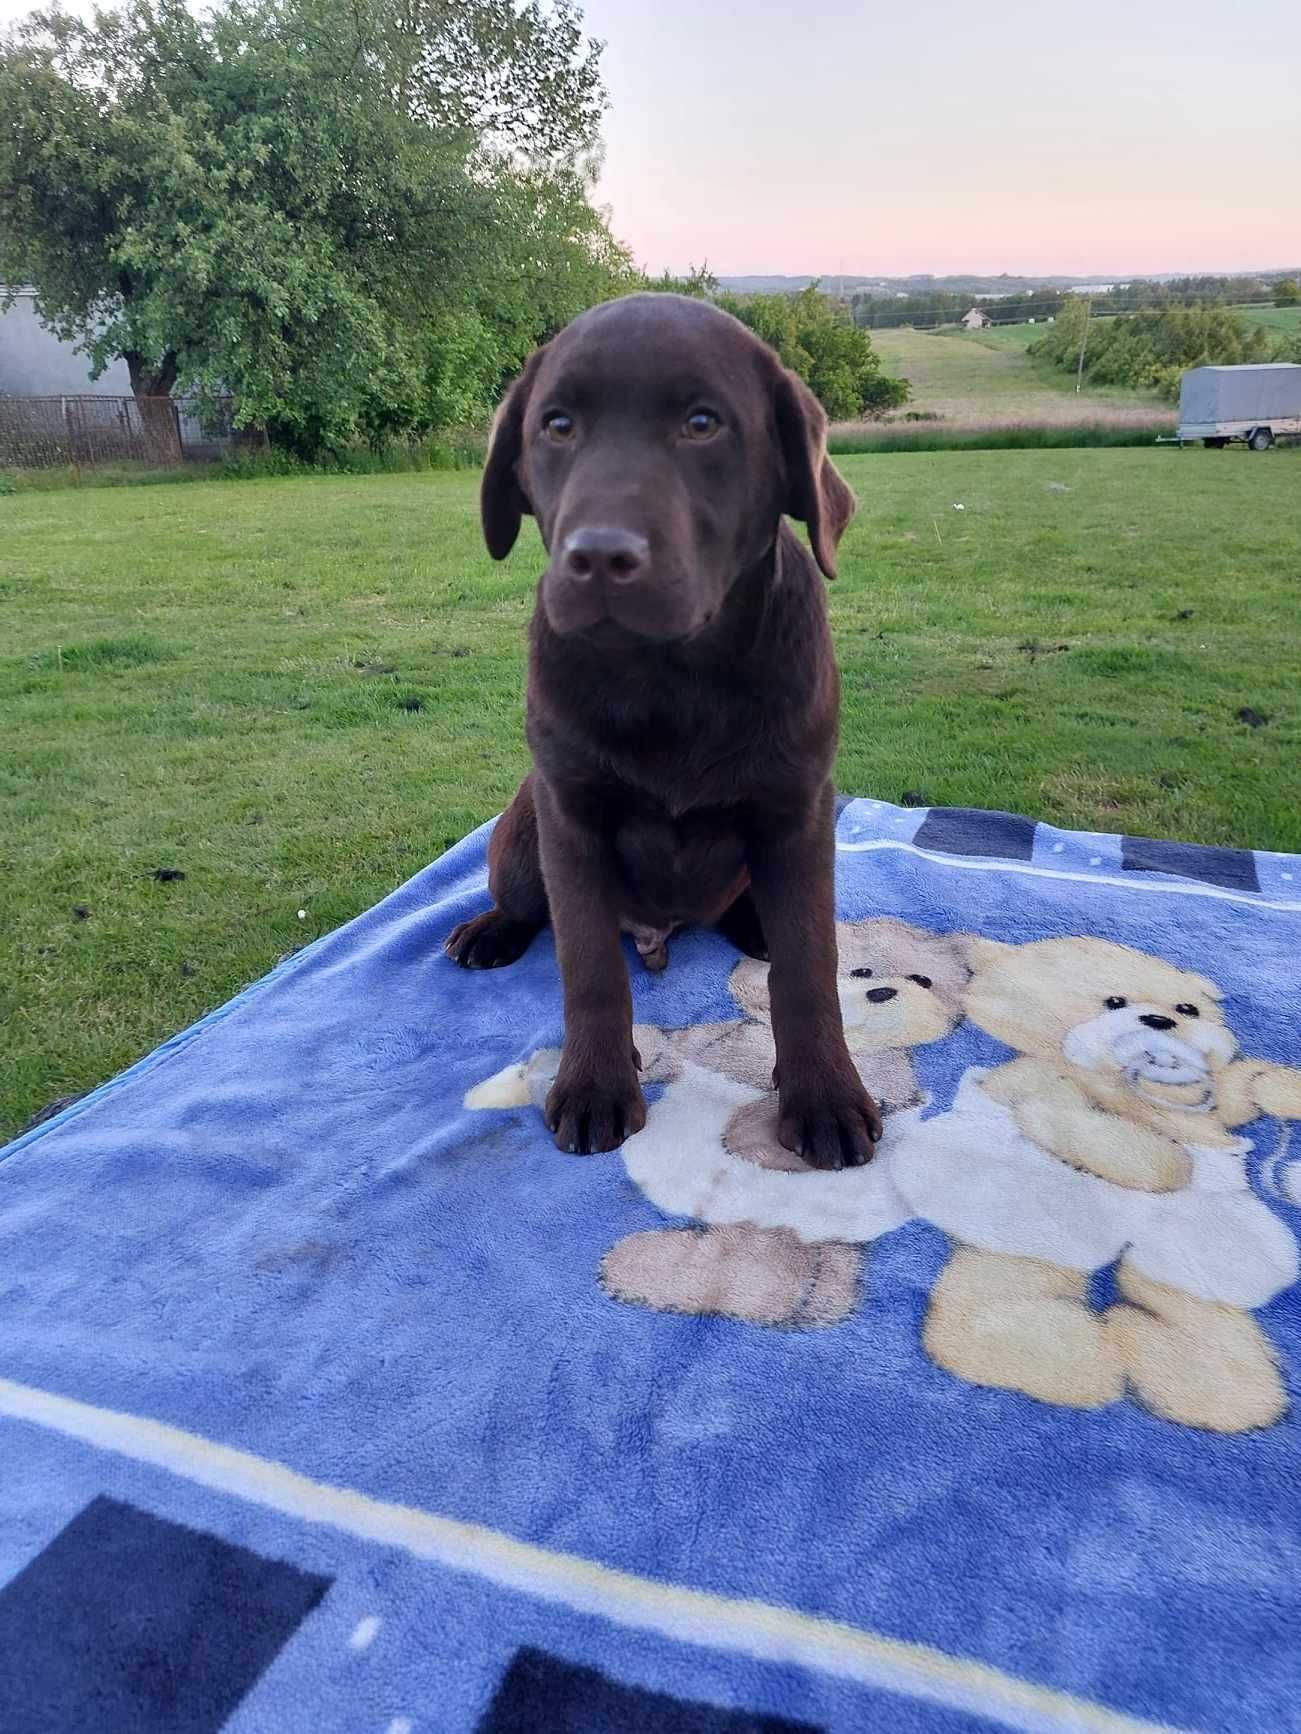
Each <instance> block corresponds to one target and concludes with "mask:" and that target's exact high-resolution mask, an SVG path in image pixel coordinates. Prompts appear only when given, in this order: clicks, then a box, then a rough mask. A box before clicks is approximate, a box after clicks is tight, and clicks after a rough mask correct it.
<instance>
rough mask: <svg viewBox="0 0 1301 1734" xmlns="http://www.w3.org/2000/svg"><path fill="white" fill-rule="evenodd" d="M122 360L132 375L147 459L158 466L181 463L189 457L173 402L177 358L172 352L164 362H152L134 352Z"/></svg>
mask: <svg viewBox="0 0 1301 1734" xmlns="http://www.w3.org/2000/svg"><path fill="white" fill-rule="evenodd" d="M122 359H123V360H124V361H125V362H126V365H127V372H128V373H129V374H130V376H131V390H132V393H133V395H134V397H135V400H136V409H137V410H138V411H139V414H140V426H141V429H142V431H143V434H144V442H145V451H146V455H147V457H148V458H149V460H150V462H151V463H155V464H179V463H180V461H181V459H182V458H183V457H184V455H185V454H184V452H183V451H182V450H181V429H180V423H179V421H178V420H177V415H176V405H175V404H174V403H173V402H172V399H171V390H172V387H173V386H174V385H175V384H176V373H177V360H176V356H175V355H174V354H173V353H172V351H171V350H168V351H167V353H166V354H165V355H164V356H163V357H162V359H161V360H159V361H152V362H151V361H149V360H147V359H146V358H145V357H144V356H143V355H141V354H140V353H139V351H138V350H131V351H128V353H127V354H126V355H124V356H123V358H122Z"/></svg>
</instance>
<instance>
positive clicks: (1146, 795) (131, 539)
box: [0, 449, 1301, 1132]
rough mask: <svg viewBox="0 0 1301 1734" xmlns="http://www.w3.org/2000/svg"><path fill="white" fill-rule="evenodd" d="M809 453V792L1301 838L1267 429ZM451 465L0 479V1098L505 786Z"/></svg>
mask: <svg viewBox="0 0 1301 1734" xmlns="http://www.w3.org/2000/svg"><path fill="white" fill-rule="evenodd" d="M842 468H843V470H844V472H845V474H846V475H847V476H848V477H849V479H850V480H851V482H852V483H853V485H854V487H855V488H856V490H857V492H858V495H859V498H860V501H861V509H860V512H859V515H858V518H857V519H856V521H855V523H854V525H853V527H852V529H851V532H850V534H849V536H848V538H847V541H846V544H845V547H844V550H843V561H842V575H841V578H840V580H839V581H838V582H837V583H836V585H834V586H833V588H832V591H831V598H832V611H833V615H834V621H835V629H836V637H837V642H838V645H839V651H840V657H841V661H842V665H843V668H844V742H843V749H842V753H841V759H840V766H839V778H840V783H841V786H842V787H843V788H845V789H847V790H854V791H863V792H867V793H871V794H874V795H877V796H881V797H884V798H886V799H890V800H899V799H900V798H902V797H907V798H908V799H910V800H914V801H918V800H927V801H933V802H943V803H959V804H974V805H986V806H996V807H1003V808H1014V809H1019V810H1021V811H1024V812H1029V813H1033V814H1037V815H1041V816H1044V817H1047V818H1050V819H1053V820H1056V821H1058V822H1060V823H1064V824H1068V825H1083V826H1088V827H1095V828H1099V829H1103V830H1129V831H1132V832H1140V833H1146V834H1152V833H1159V834H1166V835H1173V836H1177V837H1183V838H1191V839H1194V840H1198V841H1202V842H1208V843H1230V844H1255V845H1258V846H1263V847H1267V848H1277V849H1301V716H1299V714H1298V707H1299V699H1298V689H1299V686H1301V678H1299V677H1301V651H1299V650H1298V617H1299V613H1301V603H1299V600H1298V588H1297V585H1298V573H1301V512H1299V511H1298V510H1297V501H1298V498H1301V452H1284V451H1276V452H1271V453H1269V454H1267V455H1264V456H1253V455H1250V454H1247V453H1245V452H1238V451H1228V452H1220V453H1211V452H1204V451H1202V450H1200V449H1198V450H1188V451H1183V452H1179V451H1174V450H1151V451H1089V450H1082V451H1027V452H1015V453H1010V452H965V453H934V454H911V455H896V454H892V455H888V456H875V457H860V458H849V459H845V460H842ZM475 489H476V477H475V476H474V475H473V474H469V473H460V474H443V475H402V476H377V477H365V478H362V477H356V478H342V479H339V480H329V479H304V480H287V481H266V482H251V483H238V484H237V483H229V482H227V483H220V482H217V483H202V484H193V485H187V486H175V487H137V488H129V489H120V490H112V491H110V490H86V491H81V492H77V491H64V492H58V493H44V494H37V493H23V494H18V495H16V496H14V497H11V498H3V499H0V609H2V610H3V619H4V623H5V631H4V641H3V652H2V653H0V730H2V733H3V742H4V750H3V753H2V754H0V778H2V779H3V783H2V786H3V791H4V796H3V798H4V812H3V841H2V842H0V862H2V869H3V870H2V871H0V995H3V1001H4V1004H3V1008H2V1017H3V1029H4V1055H3V1060H4V1063H3V1068H2V1077H0V1092H2V1093H0V1129H3V1130H4V1131H5V1132H12V1131H13V1130H15V1129H16V1128H17V1127H18V1126H19V1125H21V1124H22V1123H23V1121H24V1120H25V1119H26V1118H27V1117H28V1116H29V1115H30V1114H32V1113H33V1112H34V1111H35V1110H37V1109H39V1108H41V1107H42V1106H43V1105H45V1104H46V1103H48V1102H49V1101H50V1100H51V1099H53V1098H57V1097H60V1096H64V1095H67V1094H70V1093H74V1092H79V1091H81V1090H84V1089H86V1088H88V1087H89V1086H91V1085H93V1084H95V1083H98V1082H99V1081H101V1080H102V1079H104V1078H105V1077H107V1076H109V1075H110V1074H111V1073H112V1072H114V1071H115V1070H117V1069H118V1068H120V1067H121V1066H123V1065H125V1064H126V1063H127V1062H128V1061H130V1060H132V1059H134V1058H135V1057H136V1056H137V1055H139V1054H140V1053H142V1052H144V1051H145V1050H146V1049H148V1048H149V1047H150V1046H151V1045H152V1044H154V1043H155V1042H157V1041H158V1040H159V1039H161V1038H162V1037H164V1036H166V1035H168V1034H170V1033H171V1032H172V1031H174V1030H176V1029H177V1028H179V1027H181V1026H182V1025H184V1024H185V1023H187V1022H188V1021H190V1020H191V1019H193V1018H195V1017H197V1016H198V1015H199V1014H200V1013H202V1012H204V1011H206V1010H208V1009H209V1008H211V1007H212V1006H214V1005H217V1004H218V1003H220V1002H221V1001H222V1000H224V999H225V998H226V997H227V996H228V995H230V994H231V993H233V992H234V991H235V990H236V989H237V988H239V987H240V986H241V985H242V984H243V983H245V982H247V981H249V980H250V979H252V978H254V977H256V976H257V975H259V974H260V973H262V972H263V971H264V970H266V969H268V968H269V967H270V966H271V965H272V964H274V963H275V962H276V960H277V958H279V957H281V956H283V955H285V954H286V953H288V952H290V951H292V950H293V949H294V948H295V947H297V946H299V945H301V944H302V943H303V942H304V941H306V940H308V939H311V938H312V937H314V936H315V935H317V934H320V933H322V932H324V931H326V930H327V929H329V928H331V927H333V926H334V925H336V924H337V923H339V922H341V921H344V920H346V919H348V917H350V916H352V915H354V914H356V913H357V912H358V911H359V910H361V909H363V908H364V907H365V906H366V905H368V904H370V903H372V902H373V901H374V900H375V899H376V898H378V897H380V896H382V895H383V894H384V893H385V892H386V891H388V890H390V889H391V888H392V887H393V886H394V885H396V884H397V883H399V882H400V881H401V880H402V879H404V878H405V877H406V876H407V875H409V874H410V873H412V872H414V871H415V870H416V869H417V868H419V867H420V866H422V865H423V864H424V863H425V862H427V861H428V860H430V859H431V858H432V857H433V856H435V855H437V854H438V853H439V852H440V851H441V850H442V849H443V848H445V847H446V846H447V845H448V844H449V843H451V842H452V841H453V840H454V839H455V838H457V837H458V836H460V835H461V834H462V833H463V832H465V831H466V830H467V829H469V828H470V827H471V826H473V825H475V824H477V823H479V822H480V821H481V820H483V819H485V818H487V817H488V816H489V815H491V814H492V813H494V812H495V811H497V810H499V809H500V808H501V806H502V805H503V803H504V802H505V801H506V800H507V799H508V798H509V796H510V794H511V792H512V790H513V788H514V786H515V783H516V780H517V778H518V777H519V774H520V772H521V771H522V770H523V768H524V763H525V756H524V749H523V744H522V735H521V714H520V707H521V689H522V676H523V642H524V629H525V622H526V619H527V616H528V612H529V608H530V600H531V591H532V586H533V581H534V577H535V574H536V572H537V570H538V568H539V547H538V544H537V541H536V539H535V537H534V535H533V534H532V531H531V529H530V531H529V534H528V535H527V536H526V538H525V539H524V540H523V542H522V543H521V546H520V548H519V549H517V551H516V553H515V554H514V556H513V557H512V558H511V560H510V561H509V562H508V563H507V564H506V565H505V566H500V567H499V566H494V565H493V564H492V563H491V562H490V561H489V559H488V557H487V555H486V554H485V553H484V552H483V551H482V549H481V547H480V544H479V538H478V530H477V523H476V502H475ZM955 504H961V505H962V506H963V507H964V510H963V511H961V512H958V511H955V510H954V506H955ZM1244 709H1246V710H1250V711H1251V712H1253V713H1255V716H1256V717H1257V718H1258V719H1259V718H1263V719H1267V720H1264V721H1263V722H1260V724H1259V726H1255V727H1253V726H1250V724H1249V723H1248V722H1244V721H1242V720H1240V719H1239V717H1238V713H1239V712H1240V711H1243V710H1244ZM160 869H161V870H164V871H166V870H177V871H179V872H180V873H182V874H183V875H184V877H183V878H170V879H166V880H161V879H159V878H157V877H155V874H156V873H157V872H158V870H160ZM300 910H302V911H304V912H305V916H304V918H303V919H300V918H299V914H298V912H299V911H300Z"/></svg>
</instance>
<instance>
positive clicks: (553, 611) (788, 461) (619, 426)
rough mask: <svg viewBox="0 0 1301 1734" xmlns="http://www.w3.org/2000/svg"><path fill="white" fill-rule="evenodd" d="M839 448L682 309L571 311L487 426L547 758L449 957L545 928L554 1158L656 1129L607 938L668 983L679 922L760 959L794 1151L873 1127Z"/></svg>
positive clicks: (677, 303)
mask: <svg viewBox="0 0 1301 1734" xmlns="http://www.w3.org/2000/svg"><path fill="white" fill-rule="evenodd" d="M825 434H826V417H825V416H824V414H823V412H822V409H821V406H820V405H819V404H818V402H817V401H816V399H815V398H814V397H813V395H812V393H811V392H809V391H808V390H807V388H806V387H805V386H804V385H803V384H802V382H801V381H800V380H799V379H798V378H797V377H796V376H795V375H794V374H792V373H789V372H787V371H786V369H785V368H783V367H782V365H781V363H780V362H779V361H778V359H777V357H776V356H775V355H774V354H773V352H772V351H771V350H770V349H769V348H768V347H767V346H766V345H765V344H763V343H761V342H760V341H759V340H758V339H757V338H756V337H754V336H753V335H752V334H751V333H750V332H749V331H748V330H747V329H746V327H745V326H744V325H742V324H741V323H740V322H739V321H738V320H735V319H733V318H731V317H730V316H729V315H728V314H726V313H723V312H721V311H720V310H719V309H718V308H716V307H712V306H710V305H709V304H708V303H707V302H704V301H695V300H691V299H688V298H686V297H683V296H678V295H633V296H629V297H627V298H626V299H623V300H619V301H612V302H607V303H606V304H605V305H603V306H600V307H596V308H594V309H593V310H592V311H591V312H589V313H585V314H583V315H582V316H581V317H580V318H578V319H576V320H575V321H574V322H573V324H572V325H570V326H568V327H567V328H566V329H565V330H564V331H562V332H561V333H560V335H559V336H558V337H556V338H555V339H554V340H553V341H552V342H551V343H549V344H547V345H546V347H545V348H543V349H540V350H538V351H537V352H536V354H534V355H533V356H532V357H531V358H530V359H529V361H528V363H527V365H526V366H525V368H524V371H523V373H522V374H521V376H520V378H519V379H518V381H517V382H516V384H515V385H514V387H513V388H512V389H511V391H510V393H509V395H508V396H507V398H506V400H505V402H504V403H503V405H502V407H501V410H500V411H499V413H498V417H497V422H496V425H495V428H494V431H493V438H492V444H491V448H490V450H489V453H488V460H487V465H486V467H485V469H484V474H483V486H482V511H483V529H484V536H485V538H486V540H487V544H488V548H489V551H490V552H491V554H492V555H493V557H494V559H498V560H501V559H504V558H505V557H506V555H507V554H509V552H510V550H511V548H512V547H513V546H514V543H515V539H516V537H517V535H518V534H519V528H520V519H521V516H522V514H524V513H526V512H529V513H532V515H533V516H534V517H535V518H536V519H537V521H538V526H539V528H540V530H541V532H542V540H543V542H544V544H545V545H546V548H547V551H548V554H549V556H550V561H549V564H548V566H547V569H546V571H545V572H544V573H543V575H542V580H541V583H540V585H539V588H538V601H537V607H536V610H535V612H534V615H533V625H532V632H531V648H530V657H529V676H528V705H527V712H528V741H529V745H530V747H531V749H532V753H533V770H532V772H531V774H530V775H529V776H528V777H527V778H526V779H525V781H524V783H523V785H522V787H521V788H520V790H519V793H518V794H517V795H516V797H515V800H514V802H513V803H512V805H511V807H510V809H509V810H508V811H507V813H506V814H505V816H504V817H503V818H502V820H501V822H500V823H499V824H498V826H497V827H496V830H495V831H494V833H493V837H492V841H491V843H490V845H489V849H488V862H489V887H490V890H491V892H492V896H493V898H494V899H495V907H494V908H493V909H491V910H489V911H488V912H487V913H486V914H483V915H479V916H476V917H475V918H474V919H473V920H472V921H467V922H465V923H464V924H463V925H462V926H460V927H458V928H457V929H456V931H455V932H454V933H452V934H451V936H450V937H449V938H448V940H447V950H448V952H449V953H450V955H451V956H452V957H453V958H455V960H456V961H457V963H459V964H462V965H463V966H464V967H465V968H467V969H498V968H501V967H502V966H503V965H505V964H509V963H513V962H514V961H515V959H516V958H518V957H519V956H520V955H521V953H522V952H523V951H524V950H525V948H526V947H527V946H528V945H529V943H530V941H531V940H532V939H533V938H534V936H535V935H536V934H537V933H538V932H539V930H540V929H541V928H542V927H543V926H545V925H546V923H547V921H548V920H550V922H551V923H552V926H553V927H554V929H555V937H556V949H557V952H558V954H559V959H560V972H561V977H562V980H563V985H564V1005H565V1037H564V1049H563V1054H562V1058H561V1063H560V1070H559V1074H558V1076H557V1078H556V1082H555V1087H554V1088H553V1090H552V1091H551V1095H550V1097H549V1099H548V1101H547V1104H546V1118H547V1124H548V1127H549V1128H550V1130H551V1131H552V1132H553V1133H554V1135H555V1140H556V1143H557V1144H558V1145H559V1147H560V1148H561V1149H562V1150H569V1151H576V1152H583V1153H586V1152H588V1151H594V1150H609V1149H613V1148H614V1147H615V1146H616V1145H618V1144H620V1143H622V1142H623V1140H624V1139H625V1138H628V1137H630V1136H631V1135H632V1134H633V1133H634V1132H636V1131H638V1130H639V1129H640V1128H641V1127H642V1126H643V1125H644V1124H645V1119H646V1106H645V1102H644V1101H643V1099H642V1093H641V1087H640V1085H639V1083H638V1080H637V1071H638V1067H639V1065H640V1061H639V1058H638V1055H637V1053H636V1051H635V1049H634V1047H633V1038H632V998H631V993H630V990H629V983H628V972H627V969H626V967H625V963H624V958H623V949H622V945H621V943H620V934H621V932H624V933H630V934H631V935H632V936H633V937H634V939H635V941H636V944H637V948H638V950H639V951H640V953H641V955H642V957H643V959H644V961H645V963H646V964H647V966H648V967H650V968H652V969H656V968H662V967H663V966H664V963H665V961H666V953H665V941H666V939H667V938H668V936H669V934H671V933H672V932H673V931H674V930H675V929H676V928H678V927H681V926H683V925H685V924H688V923H693V924H703V925H713V926H716V927H718V928H720V929H721V930H722V932H723V933H725V934H726V935H727V936H728V937H729V938H730V939H731V940H732V941H733V942H734V943H735V944H736V945H738V946H739V947H740V948H741V949H742V950H743V951H746V952H748V953H749V954H750V955H752V956H756V957H769V958H770V959H771V985H772V1025H773V1037H774V1041H775V1046H776V1060H777V1066H776V1070H775V1072H774V1074H773V1082H774V1085H775V1086H776V1087H777V1088H778V1090H779V1092H780V1102H779V1108H780V1136H781V1139H782V1142H783V1143H784V1144H785V1145H787V1146H788V1148H790V1149H791V1150H793V1151H795V1152H797V1153H798V1154H800V1155H801V1156H802V1157H803V1158H804V1159H805V1160H806V1161H807V1162H809V1163H811V1164H812V1165H813V1166H815V1167H818V1168H840V1167H843V1166H845V1165H848V1164H857V1163H862V1162H866V1161H867V1160H868V1159H869V1157H870V1156H871V1154H872V1146H873V1143H874V1141H875V1140H876V1139H877V1138H879V1137H880V1133H881V1120H880V1115H879V1113H878V1111H877V1108H876V1104H875V1103H874V1102H873V1101H872V1099H871V1097H870V1096H868V1095H867V1094H866V1092H865V1091H864V1089H863V1086H862V1083H861V1082H860V1080H859V1077H858V1073H857V1071H856V1070H855V1068H854V1064H853V1062H852V1061H851V1059H850V1057H849V1053H848V1051H847V1049H846V1046H845V1038H844V1033H843V1030H842V1027H841V1016H840V1005H839V1001H838V998H837V991H836V931H835V908H834V887H833V866H834V797H833V794H832V787H831V781H830V778H831V764H832V758H833V755H834V751H835V746H836V731H837V710H838V701H839V678H838V675H837V671H836V664H835V659H834V657H833V654H832V648H831V636H830V631H829V628H828V624H827V611H826V603H825V600H824V597H823V593H822V585H821V580H820V579H819V577H818V570H817V567H820V568H821V569H822V571H823V572H824V573H825V574H826V576H827V577H828V578H831V577H834V575H835V551H836V544H837V542H838V541H839V539H840V536H841V534H842V532H843V531H844V529H845V526H846V524H847V523H848V522H849V519H850V516H851V514H852V513H853V510H854V499H853V495H852V494H851V493H850V491H849V489H848V488H847V487H846V485H845V483H844V482H843V481H842V480H841V478H840V477H839V476H838V475H837V474H836V471H835V470H834V469H833V468H832V466H831V463H830V461H829V460H828V458H827V456H826V442H825ZM785 514H789V516H791V517H793V518H798V519H800V520H802V521H803V522H804V523H805V524H806V525H807V526H808V532H809V540H810V542H811V544H812V548H813V555H814V559H816V561H817V566H816V567H815V565H814V561H813V560H812V559H810V558H809V556H808V554H807V553H806V552H805V550H804V548H803V546H802V545H801V543H800V542H799V540H798V538H797V537H796V536H795V534H794V532H793V531H792V530H791V529H790V527H789V525H787V524H786V523H785V522H784V515H785Z"/></svg>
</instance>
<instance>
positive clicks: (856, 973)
mask: <svg viewBox="0 0 1301 1734" xmlns="http://www.w3.org/2000/svg"><path fill="white" fill-rule="evenodd" d="M849 973H850V975H851V976H852V977H853V978H854V980H855V981H866V980H867V978H868V976H869V975H871V973H872V972H871V970H870V969H851V970H850V972H849Z"/></svg>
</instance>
